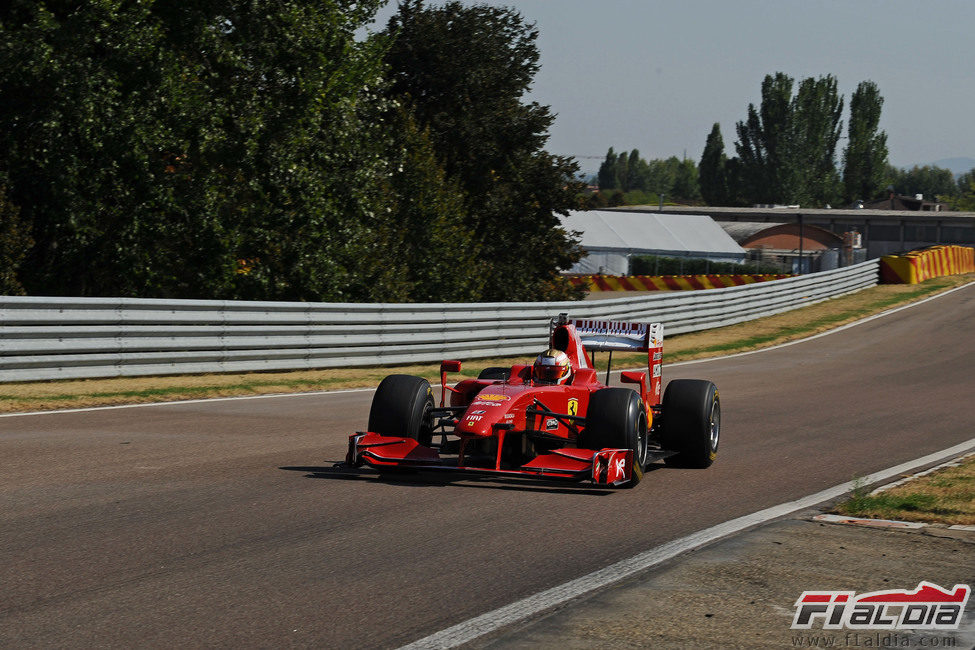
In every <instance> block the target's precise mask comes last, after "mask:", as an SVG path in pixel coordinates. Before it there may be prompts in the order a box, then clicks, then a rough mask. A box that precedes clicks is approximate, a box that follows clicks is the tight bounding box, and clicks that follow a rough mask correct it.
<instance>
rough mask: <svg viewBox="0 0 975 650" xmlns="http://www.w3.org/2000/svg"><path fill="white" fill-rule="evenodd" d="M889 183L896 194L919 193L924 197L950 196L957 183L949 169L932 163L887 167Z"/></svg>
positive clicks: (929, 198) (956, 187)
mask: <svg viewBox="0 0 975 650" xmlns="http://www.w3.org/2000/svg"><path fill="white" fill-rule="evenodd" d="M887 173H888V177H889V178H890V179H891V185H892V186H893V188H894V192H896V193H897V194H905V195H915V194H921V195H922V196H924V197H925V198H926V199H928V200H929V201H930V200H937V198H938V197H939V196H944V197H948V196H952V195H954V194H956V193H957V192H958V184H957V183H956V182H955V177H954V174H952V172H951V170H950V169H945V168H944V167H935V166H933V165H915V166H914V167H911V168H910V169H897V168H896V167H888V168H887Z"/></svg>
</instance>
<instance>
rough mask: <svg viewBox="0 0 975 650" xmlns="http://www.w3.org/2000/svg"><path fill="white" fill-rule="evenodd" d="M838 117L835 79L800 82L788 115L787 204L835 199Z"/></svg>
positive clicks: (840, 126)
mask: <svg viewBox="0 0 975 650" xmlns="http://www.w3.org/2000/svg"><path fill="white" fill-rule="evenodd" d="M842 115H843V98H842V97H840V96H839V93H838V92H837V90H836V78H835V77H833V76H832V75H827V76H825V77H820V78H819V79H813V78H808V79H803V80H802V82H801V83H800V84H799V90H798V91H797V93H796V97H795V99H794V100H793V102H792V112H791V127H792V128H791V137H790V146H789V158H790V162H791V164H790V165H789V166H790V168H791V170H792V172H793V176H792V177H791V178H789V185H788V187H789V188H790V191H789V194H788V196H791V197H792V199H791V202H794V203H799V204H804V205H809V204H812V205H816V206H823V205H826V204H831V203H835V202H837V201H838V200H839V196H840V179H839V174H838V173H837V171H836V144H837V143H838V142H839V139H840V134H841V133H842V131H843V122H842V121H841V119H840V118H841V117H842Z"/></svg>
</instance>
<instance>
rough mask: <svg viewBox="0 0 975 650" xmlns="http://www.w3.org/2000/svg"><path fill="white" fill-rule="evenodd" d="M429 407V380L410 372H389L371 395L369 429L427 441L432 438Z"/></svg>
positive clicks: (387, 434)
mask: <svg viewBox="0 0 975 650" xmlns="http://www.w3.org/2000/svg"><path fill="white" fill-rule="evenodd" d="M432 409H433V390H432V389H431V388H430V382H428V381H427V380H426V379H423V378H422V377H414V376H412V375H389V376H388V377H386V378H385V379H383V380H382V381H381V382H380V383H379V387H378V388H377V389H376V394H375V395H373V398H372V407H371V408H370V409H369V431H371V432H373V433H378V434H380V435H384V436H403V437H406V438H413V439H414V440H416V441H417V442H419V443H420V444H421V445H429V444H430V443H431V441H432V440H433V420H432V417H431V415H430V411H431V410H432Z"/></svg>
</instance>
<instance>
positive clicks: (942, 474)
mask: <svg viewBox="0 0 975 650" xmlns="http://www.w3.org/2000/svg"><path fill="white" fill-rule="evenodd" d="M833 512H834V513H836V514H841V515H845V516H847V517H867V518H874V519H894V520H897V521H923V522H930V523H941V524H963V525H975V455H972V456H968V457H967V458H965V459H963V460H962V461H961V462H960V463H959V464H957V465H954V466H949V467H944V468H942V469H939V470H937V471H935V472H931V473H930V474H925V475H924V476H919V477H917V478H915V479H912V480H910V481H908V482H906V483H902V484H901V485H897V486H895V487H892V488H890V489H888V490H883V491H882V492H877V493H875V494H869V493H868V492H867V490H866V489H865V488H863V487H862V486H855V487H854V489H853V496H852V497H851V498H850V499H849V500H848V501H844V502H843V503H841V504H839V505H838V506H836V508H835V509H834V510H833Z"/></svg>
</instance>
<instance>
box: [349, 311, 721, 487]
mask: <svg viewBox="0 0 975 650" xmlns="http://www.w3.org/2000/svg"><path fill="white" fill-rule="evenodd" d="M549 348H550V349H549V350H548V351H547V352H546V353H544V354H543V355H539V358H538V359H537V360H536V362H535V364H534V365H514V366H512V367H511V368H488V369H486V370H484V371H483V372H481V374H480V376H479V377H478V378H477V379H464V380H462V381H460V382H458V383H457V384H456V385H455V386H454V387H452V388H451V387H449V386H448V385H447V373H448V372H457V371H459V370H460V367H461V364H460V362H459V361H444V362H443V363H442V364H441V365H440V375H441V383H442V384H443V387H444V390H443V396H442V397H441V399H440V405H439V406H437V405H435V403H434V397H433V391H432V389H431V387H430V383H429V382H428V381H427V380H426V379H422V378H420V377H413V376H410V375H390V376H388V377H386V378H385V379H383V381H382V383H380V384H379V388H378V389H377V390H376V394H375V396H374V397H373V401H372V408H371V409H370V411H369V427H368V428H369V430H368V432H358V433H356V434H354V435H353V436H351V437H350V439H349V451H348V455H347V456H346V463H345V464H346V466H352V467H362V466H363V465H367V466H370V467H373V468H376V469H379V470H384V469H386V470H388V469H400V468H416V469H430V470H449V471H453V472H473V473H479V474H494V475H501V476H514V477H543V478H547V479H569V480H576V481H592V482H594V483H596V484H598V485H609V486H626V487H629V486H633V485H636V484H637V483H639V482H640V480H641V479H642V478H643V473H644V470H645V469H646V467H647V465H648V464H650V463H651V462H654V461H657V460H661V459H662V460H664V462H665V463H667V464H669V465H678V466H683V467H707V466H709V465H710V464H711V463H712V462H713V461H714V458H715V454H716V453H717V450H718V436H719V433H720V427H721V407H720V402H719V400H718V391H717V388H716V387H715V385H714V384H713V383H711V382H710V381H704V380H698V379H675V380H673V381H671V382H670V383H669V384H668V385H667V390H666V392H665V393H664V395H663V399H661V397H660V389H661V364H662V360H661V358H662V353H663V325H662V324H660V323H622V322H612V321H592V320H570V319H569V318H568V317H567V315H566V314H560V315H559V317H558V318H556V319H553V320H552V322H551V326H550V335H549ZM620 350H624V351H645V352H646V353H647V371H646V372H643V371H624V372H623V373H622V376H621V378H620V379H621V381H622V382H623V383H626V384H632V385H633V388H626V387H606V386H605V385H604V384H602V383H600V382H599V380H598V379H597V377H596V369H595V368H594V366H593V360H592V357H591V356H590V353H593V352H596V351H606V352H609V359H610V364H611V361H612V352H613V351H620ZM610 364H607V370H606V381H607V382H608V381H609V365H610ZM448 394H449V395H450V400H449V402H450V403H449V405H446V404H445V401H446V400H445V399H444V396H446V395H448Z"/></svg>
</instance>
